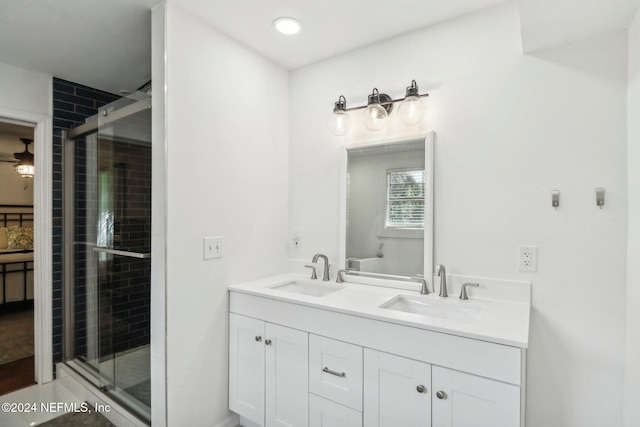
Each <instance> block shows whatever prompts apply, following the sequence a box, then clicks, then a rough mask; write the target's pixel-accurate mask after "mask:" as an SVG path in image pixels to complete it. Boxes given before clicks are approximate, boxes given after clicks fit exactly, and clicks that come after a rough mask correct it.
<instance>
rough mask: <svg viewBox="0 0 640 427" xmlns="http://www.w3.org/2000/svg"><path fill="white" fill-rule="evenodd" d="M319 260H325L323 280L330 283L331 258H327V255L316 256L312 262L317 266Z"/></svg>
mask: <svg viewBox="0 0 640 427" xmlns="http://www.w3.org/2000/svg"><path fill="white" fill-rule="evenodd" d="M318 258H322V259H323V260H324V270H323V273H322V280H323V281H324V282H328V281H329V280H330V279H329V258H327V256H326V255H322V254H315V255H314V256H313V259H312V260H311V262H312V263H314V264H315V263H316V262H318Z"/></svg>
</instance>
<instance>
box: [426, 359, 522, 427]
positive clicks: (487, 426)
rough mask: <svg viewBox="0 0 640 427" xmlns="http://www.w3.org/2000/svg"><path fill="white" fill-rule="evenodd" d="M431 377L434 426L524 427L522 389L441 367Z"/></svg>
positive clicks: (434, 369)
mask: <svg viewBox="0 0 640 427" xmlns="http://www.w3.org/2000/svg"><path fill="white" fill-rule="evenodd" d="M431 375H432V394H431V402H432V408H431V410H432V413H433V418H432V419H433V426H434V427H449V426H473V427H511V426H518V425H520V387H517V386H515V385H511V384H505V383H502V382H500V381H494V380H490V379H488V378H482V377H478V376H476V375H470V374H466V373H463V372H457V371H454V370H451V369H446V368H441V367H439V366H434V367H433V368H432V372H431Z"/></svg>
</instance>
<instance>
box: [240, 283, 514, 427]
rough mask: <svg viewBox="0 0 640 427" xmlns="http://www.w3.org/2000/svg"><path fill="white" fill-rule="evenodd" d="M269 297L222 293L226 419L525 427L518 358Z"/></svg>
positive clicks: (468, 340)
mask: <svg viewBox="0 0 640 427" xmlns="http://www.w3.org/2000/svg"><path fill="white" fill-rule="evenodd" d="M350 286H351V287H353V288H355V287H356V285H353V284H351V285H350ZM269 289H270V288H269ZM242 290H244V289H242ZM348 291H350V288H347V289H345V290H342V291H340V292H342V294H341V295H342V296H341V300H340V301H342V299H347V298H346V297H345V295H346V296H349V294H348ZM267 292H273V291H269V290H267V291H265V293H267ZM340 292H336V293H335V295H336V298H335V299H336V300H338V294H339V293H340ZM353 292H354V295H353V297H354V298H353V300H362V299H365V298H367V294H364V293H361V294H358V295H356V294H355V290H354V291H353ZM390 292H392V291H390ZM275 296H276V295H275V292H274V295H273V297H272V296H271V295H266V296H263V295H261V294H260V293H259V292H258V291H253V290H252V292H241V291H235V290H234V289H233V288H232V289H231V292H230V328H231V329H230V352H229V359H230V360H229V366H230V372H229V409H231V410H232V411H235V412H236V413H238V414H240V415H241V416H243V417H245V418H247V419H250V420H252V421H254V422H255V423H257V424H258V425H261V426H266V427H271V426H280V425H282V426H284V425H287V426H290V427H306V426H310V427H363V426H364V427H398V426H402V427H413V426H416V427H417V426H420V427H429V426H433V427H449V426H452V427H453V426H455V427H484V426H486V427H489V426H490V427H523V426H524V421H523V420H524V409H523V408H524V390H525V372H526V348H524V347H519V346H517V345H509V344H505V343H497V342H491V341H487V340H483V339H476V338H473V337H467V336H460V335H456V334H453V333H445V332H439V331H434V330H431V329H429V328H426V327H420V326H421V325H417V326H411V325H406V324H399V323H398V322H397V321H394V320H395V319H393V318H390V319H389V320H388V321H387V320H385V318H383V317H381V316H379V317H377V318H372V317H370V315H369V314H368V313H363V315H358V312H355V311H354V312H348V311H346V310H344V309H335V308H334V309H332V307H331V306H328V307H326V308H325V306H322V305H320V304H313V303H312V302H311V301H314V300H313V299H312V298H311V297H309V298H307V300H300V301H295V300H289V299H286V298H280V297H275ZM357 297H360V299H358V298H357ZM316 300H320V298H318V299H316ZM326 300H327V299H325V300H323V301H326ZM337 304H339V303H336V305H337ZM376 304H378V305H379V304H380V302H378V301H376ZM266 340H270V343H271V345H265V344H266V343H267V341H266ZM276 415H277V416H276Z"/></svg>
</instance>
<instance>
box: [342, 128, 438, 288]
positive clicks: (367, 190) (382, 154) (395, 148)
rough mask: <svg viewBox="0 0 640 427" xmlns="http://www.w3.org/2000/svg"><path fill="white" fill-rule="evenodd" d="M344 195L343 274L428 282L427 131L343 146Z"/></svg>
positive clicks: (429, 196)
mask: <svg viewBox="0 0 640 427" xmlns="http://www.w3.org/2000/svg"><path fill="white" fill-rule="evenodd" d="M346 198H347V200H346V214H347V219H346V252H345V254H346V268H347V270H349V272H351V273H356V272H358V271H361V272H368V273H379V274H380V273H381V274H389V275H399V276H416V275H425V276H427V277H425V278H426V279H427V280H428V282H430V281H431V280H430V279H431V270H432V257H433V250H432V248H433V136H432V134H429V135H428V136H427V137H423V138H419V139H414V140H409V141H400V142H393V143H387V144H379V145H373V146H365V147H355V148H349V149H348V150H347V191H346ZM425 272H428V273H427V274H425Z"/></svg>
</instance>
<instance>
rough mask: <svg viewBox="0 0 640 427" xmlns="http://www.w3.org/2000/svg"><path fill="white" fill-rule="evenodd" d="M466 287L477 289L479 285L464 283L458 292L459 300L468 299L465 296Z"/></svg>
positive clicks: (467, 296)
mask: <svg viewBox="0 0 640 427" xmlns="http://www.w3.org/2000/svg"><path fill="white" fill-rule="evenodd" d="M467 286H473V287H476V288H477V287H478V286H480V284H479V283H465V284H463V285H462V289H461V290H460V299H462V300H468V299H469V295H467Z"/></svg>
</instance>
